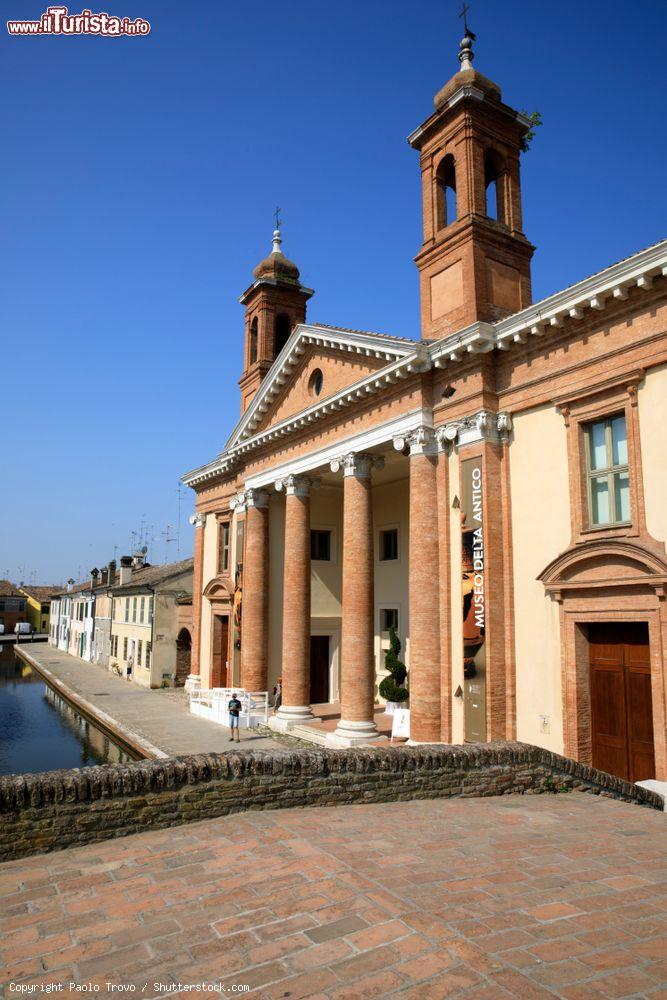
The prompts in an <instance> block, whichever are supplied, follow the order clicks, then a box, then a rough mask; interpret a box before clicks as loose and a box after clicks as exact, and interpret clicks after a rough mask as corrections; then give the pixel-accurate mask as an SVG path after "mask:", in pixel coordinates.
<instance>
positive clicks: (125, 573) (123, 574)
mask: <svg viewBox="0 0 667 1000" xmlns="http://www.w3.org/2000/svg"><path fill="white" fill-rule="evenodd" d="M119 576H120V580H119V583H120V585H121V587H124V586H125V584H126V583H129V582H130V580H131V579H132V556H121V557H120V574H119Z"/></svg>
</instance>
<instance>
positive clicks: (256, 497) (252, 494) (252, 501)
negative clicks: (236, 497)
mask: <svg viewBox="0 0 667 1000" xmlns="http://www.w3.org/2000/svg"><path fill="white" fill-rule="evenodd" d="M245 495H246V504H247V506H248V507H257V509H258V510H264V509H265V508H266V507H268V506H269V494H268V493H267V492H266V490H246V494H245Z"/></svg>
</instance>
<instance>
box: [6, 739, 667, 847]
mask: <svg viewBox="0 0 667 1000" xmlns="http://www.w3.org/2000/svg"><path fill="white" fill-rule="evenodd" d="M576 791H580V792H589V793H593V794H594V795H603V796H608V797H612V798H616V799H622V800H624V801H626V802H631V803H636V804H638V805H643V806H649V807H652V808H655V809H662V808H663V800H662V797H661V796H660V795H657V794H656V793H655V792H651V791H648V790H647V789H644V788H639V787H637V786H636V785H632V784H630V783H629V782H626V781H623V780H621V779H620V778H615V777H612V776H611V775H609V774H605V773H604V772H602V771H596V770H595V769H594V768H591V767H587V766H585V765H583V764H579V763H577V762H576V761H573V760H569V759H568V758H565V757H561V756H559V755H558V754H555V753H551V752H550V751H548V750H543V749H541V748H539V747H534V746H529V745H527V744H522V743H510V742H502V743H486V744H476V745H466V746H433V747H389V748H386V749H377V750H376V749H372V750H371V749H364V750H361V749H354V750H337V751H334V750H324V749H322V750H320V749H317V750H315V749H313V750H310V749H309V750H301V749H299V750H282V749H281V750H275V751H263V750H257V751H246V752H243V753H239V752H233V751H232V752H228V753H224V754H199V755H195V756H185V757H176V758H173V759H169V760H144V761H137V762H133V763H128V764H112V765H106V766H101V767H89V768H82V769H77V770H71V771H52V772H49V773H46V774H31V775H8V776H5V777H0V860H5V861H6V860H10V859H14V858H21V857H25V856H27V855H30V854H39V853H42V852H47V851H53V850H58V849H63V848H67V847H72V846H77V845H81V844H89V843H93V842H95V841H100V840H106V839H109V838H111V837H120V836H126V835H128V834H133V833H141V832H143V831H145V830H148V829H155V828H158V827H168V826H176V825H179V824H183V823H189V822H193V821H197V820H204V819H210V818H213V817H217V816H225V815H228V814H229V813H235V812H243V811H247V810H251V809H285V808H294V807H303V806H337V805H342V804H350V803H364V804H368V803H375V802H392V801H397V800H406V799H425V798H450V797H466V796H467V797H479V796H490V795H507V794H547V793H553V794H565V793H569V792H576Z"/></svg>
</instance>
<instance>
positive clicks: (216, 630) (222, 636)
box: [211, 615, 229, 688]
mask: <svg viewBox="0 0 667 1000" xmlns="http://www.w3.org/2000/svg"><path fill="white" fill-rule="evenodd" d="M228 657H229V616H228V615H213V649H212V653H211V687H214V688H215V687H218V688H219V687H226V686H227V659H228Z"/></svg>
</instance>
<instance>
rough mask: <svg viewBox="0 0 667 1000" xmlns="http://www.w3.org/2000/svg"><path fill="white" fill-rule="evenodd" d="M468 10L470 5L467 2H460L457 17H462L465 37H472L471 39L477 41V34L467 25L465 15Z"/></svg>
mask: <svg viewBox="0 0 667 1000" xmlns="http://www.w3.org/2000/svg"><path fill="white" fill-rule="evenodd" d="M469 10H470V7H469V6H468V5H467V4H465V3H463V4H461V13H460V14H459V17H462V18H463V29H464V31H465V34H466V35H467V37H468V38H472V40H473V41H477V35H476V34H475V33H474V32H473V31H471V30H470V28H469V27H468V17H467V15H468V11H469Z"/></svg>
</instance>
